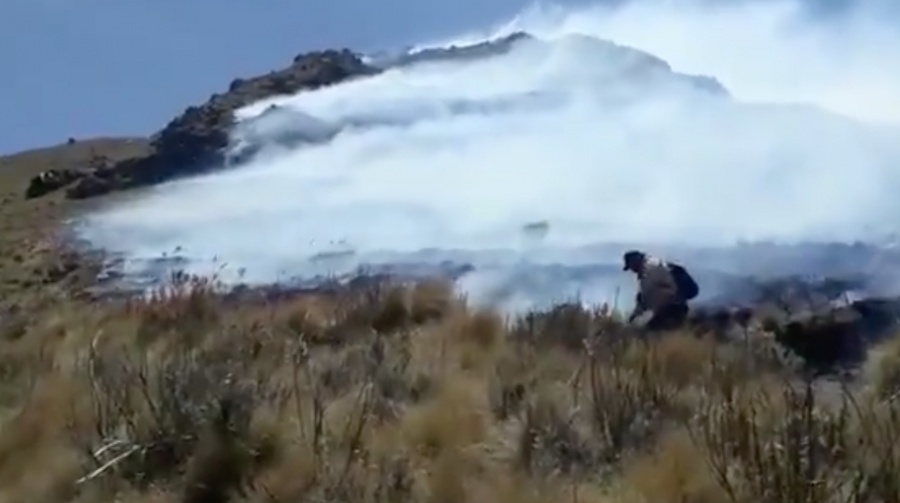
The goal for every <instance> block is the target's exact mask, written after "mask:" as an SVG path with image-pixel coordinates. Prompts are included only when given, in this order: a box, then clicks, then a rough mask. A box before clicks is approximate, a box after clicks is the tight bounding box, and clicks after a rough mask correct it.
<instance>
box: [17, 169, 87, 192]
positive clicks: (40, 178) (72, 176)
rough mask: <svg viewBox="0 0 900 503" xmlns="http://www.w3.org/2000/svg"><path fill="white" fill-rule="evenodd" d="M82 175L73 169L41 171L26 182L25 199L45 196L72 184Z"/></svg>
mask: <svg viewBox="0 0 900 503" xmlns="http://www.w3.org/2000/svg"><path fill="white" fill-rule="evenodd" d="M81 176H82V173H81V172H79V171H75V170H73V169H48V170H47V171H42V172H41V173H40V174H38V175H37V176H35V177H33V178H32V179H31V180H30V181H29V182H28V188H27V189H25V198H26V199H34V198H36V197H41V196H44V195H47V194H49V193H51V192H54V191H56V190H59V189H61V188H62V187H65V186H66V185H69V184H70V183H72V182H74V181H75V180H77V179H78V178H80V177H81Z"/></svg>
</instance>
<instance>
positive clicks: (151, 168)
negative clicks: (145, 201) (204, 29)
mask: <svg viewBox="0 0 900 503" xmlns="http://www.w3.org/2000/svg"><path fill="white" fill-rule="evenodd" d="M378 71H379V70H377V69H375V68H372V67H369V66H367V65H365V64H364V63H363V62H362V61H361V60H360V59H359V57H357V55H355V54H354V53H352V52H350V51H349V50H346V49H345V50H327V51H318V52H311V53H308V54H303V55H300V56H298V57H297V58H295V61H294V63H293V64H292V65H291V66H289V67H288V68H285V69H283V70H279V71H275V72H270V73H267V74H265V75H262V76H258V77H254V78H250V79H236V80H234V81H232V82H231V84H230V85H229V89H228V92H226V93H223V94H214V95H212V96H211V97H210V98H209V100H207V101H206V103H204V104H202V105H200V106H190V107H188V108H187V109H185V111H184V112H183V113H182V114H181V115H179V116H178V117H176V118H174V119H173V120H172V121H170V122H169V123H168V124H167V125H166V126H165V127H164V128H163V129H162V130H160V131H159V132H157V133H156V134H154V135H153V136H152V137H151V146H152V152H151V153H150V154H149V155H147V156H146V157H143V158H139V159H128V160H126V161H122V162H119V163H117V164H115V165H113V166H111V167H109V168H108V169H107V171H105V172H104V174H103V175H102V176H92V177H90V178H89V179H85V181H84V182H83V183H80V184H79V186H78V187H73V188H72V190H70V191H68V193H67V196H68V197H70V198H73V199H83V198H88V197H94V196H99V195H102V194H106V193H108V192H111V191H116V190H123V189H129V188H135V187H141V186H147V185H152V184H156V183H161V182H164V181H168V180H171V179H174V178H178V177H182V176H191V175H196V174H200V173H202V172H205V171H207V170H209V169H212V168H217V167H220V166H221V165H222V164H224V153H223V150H224V148H225V147H226V146H227V144H228V140H229V133H230V130H231V127H232V126H233V124H234V111H235V110H237V109H239V108H241V107H244V106H246V105H249V104H251V103H254V102H257V101H260V100H263V99H266V98H270V97H273V96H276V95H279V94H292V93H296V92H298V91H300V90H304V89H316V88H319V87H322V86H327V85H332V84H336V83H339V82H343V81H345V80H347V79H350V78H353V77H358V76H364V75H371V74H374V73H377V72H378Z"/></svg>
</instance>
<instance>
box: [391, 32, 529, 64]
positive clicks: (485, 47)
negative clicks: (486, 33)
mask: <svg viewBox="0 0 900 503" xmlns="http://www.w3.org/2000/svg"><path fill="white" fill-rule="evenodd" d="M533 38H534V37H532V36H531V35H529V34H528V33H525V32H515V33H512V34H510V35H507V36H505V37H501V38H498V39H496V40H488V41H486V42H480V43H477V44H472V45H465V46H455V45H453V46H450V47H439V48H433V49H423V50H421V51H416V52H413V53H409V54H404V55H401V56H399V57H397V58H393V59H389V60H387V61H385V62H383V63H382V64H381V65H379V66H381V67H397V66H408V65H412V64H416V63H423V62H438V61H471V60H475V59H484V58H489V57H493V56H500V55H503V54H506V53H508V52H509V51H510V50H512V48H513V47H514V46H515V44H516V43H517V42H520V41H522V40H530V39H533Z"/></svg>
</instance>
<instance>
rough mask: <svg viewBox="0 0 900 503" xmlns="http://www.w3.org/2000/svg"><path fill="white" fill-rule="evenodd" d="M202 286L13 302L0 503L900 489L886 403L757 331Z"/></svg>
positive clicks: (385, 296)
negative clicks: (822, 382) (792, 359)
mask: <svg viewBox="0 0 900 503" xmlns="http://www.w3.org/2000/svg"><path fill="white" fill-rule="evenodd" d="M214 286H215V285H214V284H212V283H208V282H203V281H196V280H191V279H184V282H183V283H181V284H180V285H178V286H176V287H173V288H170V289H168V290H166V291H161V292H159V294H158V295H156V296H154V297H153V298H151V299H147V300H141V301H132V302H129V303H126V304H115V305H114V304H110V305H98V304H93V305H91V304H79V305H76V304H75V302H77V301H71V302H72V304H70V305H68V307H66V306H63V307H60V306H59V305H52V306H49V305H48V306H47V307H45V308H44V310H43V311H40V310H39V311H33V312H30V313H29V316H28V317H27V318H26V319H24V321H23V322H22V326H21V327H20V329H19V330H20V331H21V332H22V334H21V335H20V336H19V337H17V338H14V339H10V340H7V341H5V342H4V344H5V348H4V353H3V355H4V356H3V364H4V365H3V369H4V376H5V380H4V382H3V385H2V389H0V392H2V393H0V396H2V398H3V401H2V415H0V488H2V489H0V501H2V502H7V501H8V502H19V501H21V502H26V501H46V502H53V501H129V502H130V501H154V502H156V501H159V502H168V501H177V502H192V503H193V502H197V503H207V502H210V503H218V502H225V501H246V502H288V501H322V502H335V501H344V502H396V501H409V502H436V503H437V502H441V503H443V502H448V503H453V502H463V501H466V502H469V501H476V502H478V501H484V502H486V503H487V502H494V501H504V502H510V503H518V502H534V503H540V502H559V501H578V502H633V503H638V502H654V503H656V502H663V503H665V502H699V503H705V502H724V501H732V502H742V503H743V502H748V503H750V502H791V503H797V502H837V501H851V502H875V501H879V502H884V501H898V498H900V447H897V445H898V442H897V441H896V440H898V439H897V438H895V437H896V436H897V435H898V433H900V417H898V413H900V410H898V406H897V405H895V404H894V403H893V402H892V401H889V400H883V399H882V396H883V394H879V393H867V392H863V391H859V392H851V391H845V392H844V393H843V394H841V395H840V396H834V394H833V393H832V394H830V395H828V396H824V395H825V394H826V393H825V392H824V391H823V390H821V389H819V387H818V386H817V385H816V384H815V383H812V382H804V381H802V380H800V379H799V378H798V377H797V376H795V375H794V374H793V371H792V370H791V369H792V368H793V367H792V366H790V365H788V364H786V363H785V364H781V363H779V360H778V358H776V357H774V356H773V355H772V354H771V353H769V352H768V351H767V350H766V349H765V346H764V345H757V344H755V343H750V342H751V341H752V340H754V337H758V336H754V335H751V336H750V338H749V339H748V341H747V342H746V343H745V342H741V343H725V342H717V341H713V340H712V339H705V338H700V337H696V336H694V335H692V334H672V335H671V336H668V337H665V338H661V339H658V340H652V341H647V340H643V339H640V338H636V337H634V334H632V333H630V332H629V330H628V329H627V328H625V327H624V326H622V325H621V323H620V321H619V320H618V319H617V318H616V317H615V316H614V315H613V314H612V313H609V312H607V311H606V310H605V309H597V310H594V311H588V310H583V309H581V308H577V307H574V306H564V307H560V308H558V309H556V310H554V311H552V312H549V313H534V314H532V315H530V316H528V317H525V318H523V319H518V320H504V319H501V318H499V317H498V316H497V315H496V314H494V313H491V312H485V311H477V310H472V309H470V308H469V307H467V306H466V305H465V303H464V302H463V301H461V300H460V299H458V298H456V297H454V296H453V294H452V293H451V291H450V289H449V288H448V287H446V286H445V285H441V284H435V283H431V284H422V285H415V286H401V285H381V286H373V287H371V288H367V289H364V290H355V291H350V290H347V291H344V292H340V293H337V294H329V295H325V294H319V295H309V294H306V295H298V296H295V297H293V298H284V299H281V300H278V301H271V302H250V301H248V300H244V301H241V300H235V299H234V298H226V297H223V296H221V295H219V294H217V293H216V292H215V288H214ZM879 389H880V388H879Z"/></svg>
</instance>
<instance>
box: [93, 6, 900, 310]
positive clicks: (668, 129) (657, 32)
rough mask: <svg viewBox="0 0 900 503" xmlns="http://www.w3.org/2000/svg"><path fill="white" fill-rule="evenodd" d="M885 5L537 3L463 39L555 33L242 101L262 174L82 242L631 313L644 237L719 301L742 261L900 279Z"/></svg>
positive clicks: (272, 272)
mask: <svg viewBox="0 0 900 503" xmlns="http://www.w3.org/2000/svg"><path fill="white" fill-rule="evenodd" d="M870 14H871V13H869V12H856V11H854V12H852V13H851V14H848V15H847V16H844V17H841V18H839V19H829V20H826V21H816V22H813V21H811V20H808V19H807V18H805V17H803V16H801V15H800V14H799V11H797V10H795V9H794V8H793V5H792V4H788V3H772V2H762V3H747V4H741V5H738V6H732V7H723V6H715V7H711V6H701V5H700V4H694V5H687V4H686V3H680V4H679V6H678V7H677V8H673V7H672V4H669V3H665V2H660V1H648V2H641V3H629V4H626V5H625V6H624V7H621V8H619V9H616V10H610V9H608V8H601V7H597V8H589V9H582V10H574V11H573V10H564V9H554V8H547V7H544V8H540V9H538V8H535V9H532V10H529V11H528V12H526V13H523V14H522V15H521V16H518V17H517V18H516V19H514V20H512V21H511V22H509V23H508V24H506V25H504V26H503V27H500V28H498V29H495V30H489V31H486V32H485V33H482V34H478V35H475V36H470V37H468V38H467V37H460V38H458V39H456V40H453V41H450V42H446V43H443V45H451V44H456V45H460V44H463V43H477V42H479V41H482V40H484V39H493V38H498V37H501V36H504V35H509V34H511V33H513V32H516V31H519V30H524V31H527V32H529V33H531V34H532V35H534V36H535V37H536V38H534V39H531V38H525V39H519V40H516V41H515V42H514V43H512V44H511V45H510V47H508V50H507V51H498V54H496V55H494V56H492V57H485V58H479V59H474V60H473V59H462V58H460V59H447V60H440V61H438V60H434V61H425V62H418V63H415V64H411V65H405V66H400V67H396V68H393V69H389V70H387V71H385V72H384V73H382V74H380V75H378V76H375V77H371V78H367V79H362V80H357V81H353V82H350V83H346V84H342V85H338V86H334V87H330V88H326V89H321V90H318V91H315V92H307V93H301V94H298V95H296V96H290V97H283V98H278V99H275V100H270V101H267V102H265V103H259V104H256V105H253V106H251V107H248V108H246V109H244V110H241V111H240V113H239V118H240V123H239V126H238V128H237V129H236V131H235V138H234V143H235V147H236V148H241V147H248V146H249V147H252V150H253V151H254V152H256V154H255V156H254V157H252V158H251V159H252V160H251V161H249V162H248V163H246V165H243V166H241V167H240V168H238V169H234V170H230V171H227V172H222V173H218V174H214V175H209V176H204V177H202V178H196V179H193V180H188V181H180V182H177V183H173V184H168V185H165V186H162V187H159V188H157V189H154V190H153V191H151V193H150V194H149V195H147V196H145V197H142V198H140V199H137V200H132V201H130V202H128V203H122V204H119V205H117V206H115V207H113V208H109V209H106V210H104V211H102V212H99V213H96V214H94V215H92V216H91V217H90V218H88V219H87V220H86V221H85V222H84V224H85V225H84V226H83V227H82V233H83V236H84V237H86V238H87V239H89V240H91V241H93V242H94V243H95V244H97V245H100V246H103V247H106V248H109V249H112V250H116V251H120V252H122V253H123V254H124V255H125V256H126V257H127V258H129V259H131V261H130V262H129V264H130V267H132V268H135V269H139V268H140V267H142V266H143V265H146V261H148V260H152V259H153V258H155V257H158V256H159V255H160V254H162V253H165V252H171V251H172V250H174V249H176V248H179V249H180V250H182V251H181V255H183V257H184V258H185V259H186V260H187V269H188V270H189V271H192V272H206V271H208V270H209V268H210V267H211V266H212V265H211V263H210V259H211V258H212V257H218V259H219V260H220V261H221V262H226V263H227V264H228V269H227V270H226V272H227V271H237V270H238V269H245V274H244V276H243V279H244V280H247V281H252V282H268V281H276V280H279V279H284V278H285V277H288V276H296V277H301V278H310V277H314V276H316V275H328V274H348V273H352V272H353V271H355V270H356V269H357V268H358V267H360V266H368V267H372V268H375V269H376V270H379V268H381V269H385V270H390V271H395V272H406V273H421V272H423V271H424V272H434V271H436V270H440V271H443V272H445V273H448V271H450V272H451V273H453V274H455V275H457V276H460V275H461V276H462V277H461V279H460V285H461V288H463V289H464V290H465V291H467V292H468V293H469V294H470V295H471V296H473V297H474V298H475V299H476V300H480V301H484V302H496V303H501V304H505V305H507V306H512V307H527V306H530V305H533V304H543V303H547V302H551V301H557V300H562V299H564V298H566V297H571V296H574V295H579V296H581V297H582V299H584V300H586V301H592V302H597V301H605V300H612V299H613V297H614V296H615V294H616V291H617V290H618V289H619V288H620V287H621V288H623V290H624V295H625V297H624V298H623V299H622V300H623V301H624V303H625V304H627V303H628V302H627V299H628V297H629V294H628V292H629V290H630V289H631V282H632V278H629V277H626V276H625V275H624V274H623V273H622V272H621V266H620V258H619V257H620V255H621V252H622V251H623V250H624V249H625V248H627V247H632V246H638V247H645V248H647V249H649V250H650V251H651V252H658V253H660V254H663V255H666V256H670V257H672V258H675V259H678V260H679V261H681V262H682V263H684V264H685V265H687V266H688V267H689V268H691V269H692V270H695V271H696V272H697V273H698V279H700V280H701V288H704V295H705V296H706V297H709V296H713V295H715V294H717V293H721V291H722V290H723V289H724V288H726V287H725V286H724V285H725V284H726V279H727V277H728V276H729V275H733V274H753V275H780V274H790V273H801V274H822V275H831V274H841V273H854V272H860V273H864V274H865V273H871V271H872V270H875V269H877V270H879V271H888V272H890V271H893V266H894V265H895V264H898V263H900V260H898V259H897V258H896V257H895V253H894V252H893V251H891V250H890V249H889V248H888V245H889V242H890V240H891V239H892V236H893V234H894V233H895V232H896V231H898V224H897V223H896V222H897V218H896V217H897V216H898V215H900V199H898V198H897V197H896V196H895V194H896V193H897V192H898V189H900V170H898V169H897V167H898V161H900V143H898V142H897V141H896V138H897V137H898V132H900V128H898V127H897V126H896V125H894V123H893V121H894V120H897V119H900V102H897V101H896V100H895V99H892V96H891V95H890V93H889V91H890V90H892V89H897V88H898V85H900V62H898V60H897V59H896V58H895V57H894V56H893V54H896V53H895V52H894V51H896V50H898V49H900V36H898V33H900V32H896V31H895V32H890V31H888V24H887V23H886V22H885V23H880V22H877V19H876V18H875V17H873V16H871V15H870ZM479 37H480V38H479ZM617 44H624V45H632V46H634V47H637V48H638V49H642V50H644V51H646V52H642V51H638V50H636V49H632V48H629V47H625V46H623V45H617ZM438 45H441V44H423V45H422V46H420V49H423V48H427V47H435V46H438ZM657 56H658V57H659V58H662V59H659V58H657ZM663 60H665V61H663ZM667 62H668V64H667ZM670 65H671V67H670ZM696 74H702V75H706V76H708V77H697V76H695V75H696ZM709 77H712V78H715V79H718V80H719V81H720V82H721V83H722V84H724V86H725V88H726V89H727V93H726V92H723V91H722V90H721V89H719V88H717V87H716V85H715V81H713V80H711V79H710V78H709ZM272 105H275V107H272ZM807 105H811V106H807ZM839 114H842V115H839ZM854 242H861V243H864V245H860V246H852V243H854ZM761 243H762V244H761ZM766 243H768V244H766ZM809 243H820V244H818V245H817V244H809ZM821 243H831V245H824V244H821ZM462 266H466V268H463V267H462ZM871 285H872V287H873V288H876V287H877V288H880V289H893V288H894V287H895V286H896V283H895V282H894V281H893V276H892V277H891V278H890V279H885V277H883V276H882V277H881V278H880V281H878V282H873V283H871Z"/></svg>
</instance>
